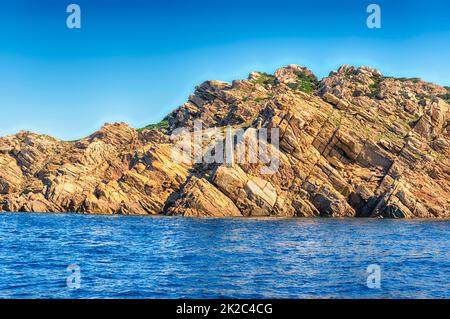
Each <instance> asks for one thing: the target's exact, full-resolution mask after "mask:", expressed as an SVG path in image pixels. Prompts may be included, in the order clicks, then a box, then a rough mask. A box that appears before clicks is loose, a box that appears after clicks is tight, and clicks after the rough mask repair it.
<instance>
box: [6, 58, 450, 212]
mask: <svg viewBox="0 0 450 319" xmlns="http://www.w3.org/2000/svg"><path fill="white" fill-rule="evenodd" d="M449 90H450V89H449V88H445V87H441V86H438V85H436V84H432V83H426V82H423V81H421V80H420V79H415V78H413V79H405V78H393V77H386V76H383V75H382V74H381V73H380V72H379V71H378V70H375V69H372V68H370V67H360V68H355V67H351V66H347V65H344V66H342V67H341V68H339V70H337V71H333V72H331V73H330V75H329V76H328V77H326V78H324V79H322V80H320V81H319V80H318V79H317V78H316V77H315V75H314V74H313V73H312V72H311V71H309V70H308V69H306V68H304V67H300V66H297V65H289V66H287V67H284V68H280V69H278V70H277V71H276V72H275V74H274V75H270V74H265V73H260V72H253V73H251V74H250V76H249V78H248V79H246V80H236V81H233V82H232V83H225V82H220V81H207V82H205V83H203V84H201V85H200V86H198V87H197V88H196V91H195V93H194V94H193V95H192V96H190V97H189V100H188V101H187V102H186V103H185V104H183V105H182V106H180V107H179V108H178V109H176V110H175V111H173V112H172V113H171V114H169V115H168V116H167V118H166V119H165V121H164V122H163V123H161V124H160V125H153V126H149V127H147V128H144V129H142V130H136V129H134V128H131V127H129V126H128V125H127V124H124V123H115V124H106V125H105V126H104V127H102V128H101V129H100V130H99V131H98V132H95V133H94V134H92V135H90V136H88V137H86V138H84V139H81V140H79V141H74V142H67V141H61V140H58V139H55V138H53V137H50V136H46V135H40V134H35V133H31V132H20V133H18V134H16V135H12V136H7V137H3V138H0V211H5V212H19V211H21V212H83V213H93V214H140V215H147V214H152V215H154V214H164V215H183V216H211V217H221V216H223V217H228V216H230V217H239V216H250V217H263V216H275V217H313V216H323V217H378V218H441V219H448V218H450V161H449V155H450V91H449ZM196 121H200V122H201V123H202V125H203V126H204V127H208V128H209V127H218V128H226V127H233V128H242V129H245V136H244V137H245V138H246V140H245V141H242V142H241V143H240V142H239V141H238V142H237V143H236V144H235V145H234V146H233V149H232V152H237V151H238V150H239V148H240V147H241V146H242V144H243V143H244V142H245V143H249V142H250V144H251V142H252V139H253V136H254V134H253V133H254V132H255V131H256V130H258V129H261V128H267V129H273V128H276V129H277V130H278V131H279V147H276V148H273V147H272V145H271V142H272V140H271V137H269V140H268V147H269V149H270V152H272V153H273V154H275V153H276V155H277V158H278V160H279V162H278V165H277V169H276V171H275V172H273V173H272V174H264V173H263V170H262V169H261V168H263V167H264V166H265V165H266V163H265V162H263V161H262V160H261V161H256V162H248V163H246V162H245V161H244V162H242V163H241V162H240V163H234V162H233V163H231V164H230V163H204V164H203V163H189V162H188V161H186V162H177V161H174V159H173V149H174V145H175V144H176V142H177V141H176V140H174V139H173V133H174V132H175V131H176V130H177V129H179V128H182V127H183V128H187V129H192V128H193V127H194V126H195V123H196ZM208 138H209V139H211V140H213V141H215V142H217V141H218V140H219V139H220V138H219V137H218V136H217V135H215V136H209V137H208ZM272 138H273V137H272Z"/></svg>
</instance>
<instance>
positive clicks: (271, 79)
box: [252, 72, 275, 85]
mask: <svg viewBox="0 0 450 319" xmlns="http://www.w3.org/2000/svg"><path fill="white" fill-rule="evenodd" d="M259 75H260V76H259V77H258V78H257V79H254V80H253V81H252V83H253V84H261V85H275V76H273V75H271V74H267V73H263V72H260V73H259Z"/></svg>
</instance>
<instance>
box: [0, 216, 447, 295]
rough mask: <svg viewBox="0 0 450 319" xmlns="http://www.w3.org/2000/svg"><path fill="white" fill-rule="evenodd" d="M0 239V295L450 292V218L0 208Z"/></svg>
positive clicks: (413, 293)
mask: <svg viewBox="0 0 450 319" xmlns="http://www.w3.org/2000/svg"><path fill="white" fill-rule="evenodd" d="M0 240H1V243H0V297H1V298H432V297H435V298H450V258H449V257H450V221H406V220H369V219H340V220H335V219H284V220H273V219H191V218H178V217H123V216H93V215H78V214H59V215H58V214H10V213H0ZM70 264H77V265H79V267H80V269H81V286H80V288H79V289H70V288H68V287H67V276H68V275H69V272H67V267H68V265H70ZM370 264H377V265H379V266H380V267H381V271H382V273H381V288H380V289H370V288H368V287H367V285H366V280H367V273H366V269H367V266H368V265H370Z"/></svg>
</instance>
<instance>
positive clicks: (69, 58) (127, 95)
mask: <svg viewBox="0 0 450 319" xmlns="http://www.w3.org/2000/svg"><path fill="white" fill-rule="evenodd" d="M70 3H77V4H79V5H80V7H81V11H82V12H81V15H82V28H81V30H70V29H68V28H67V27H66V17H67V15H68V14H67V13H66V6H67V5H68V4H70ZM370 3H378V4H379V5H380V6H381V9H382V29H380V30H371V29H368V28H367V27H366V18H367V16H368V14H367V13H366V7H367V5H368V4H370ZM289 63H297V64H300V65H304V66H307V67H309V68H310V69H312V70H313V71H314V72H315V73H316V74H317V75H318V76H319V77H323V76H326V75H327V74H328V73H329V71H331V70H333V69H336V68H337V67H338V66H339V65H341V64H344V63H347V64H353V65H371V66H374V67H377V68H379V69H380V70H381V71H382V72H383V73H384V74H387V75H395V76H410V77H415V76H418V77H422V78H423V79H425V80H427V81H432V82H436V83H438V84H442V85H450V1H448V0H441V1H437V0H420V1H419V0H409V1H406V0H396V1H392V0H385V1H378V0H370V1H362V0H345V1H344V0H341V1H339V0H334V1H331V0H330V1H325V0H322V1H319V0H317V1H310V0H308V1H302V0H289V1H287V0H276V1H274V0H271V1H266V0H228V1H212V0H209V1H206V0H184V1H179V0H149V1H144V0H142V1H138V0H127V1H125V0H122V1H118V0H70V1H65V0H53V1H51V0H28V1H24V0H14V1H13V0H0V108H1V112H0V116H1V117H0V118H1V125H0V135H6V134H13V133H16V132H17V131H19V130H22V129H26V130H32V131H36V132H40V133H46V134H51V135H54V136H56V137H59V138H62V139H68V140H70V139H77V138H80V137H83V136H86V135H88V134H90V133H92V132H94V131H95V130H97V129H98V128H99V127H100V126H101V125H102V124H103V123H104V122H114V121H125V122H128V123H129V124H130V125H131V126H134V127H142V126H145V125H147V124H149V123H153V122H157V121H159V120H161V119H162V118H163V117H164V115H166V114H167V113H168V112H169V111H171V110H172V109H174V108H175V107H177V106H179V105H181V104H182V103H183V102H184V101H185V100H186V99H187V97H188V95H189V94H190V93H192V92H193V89H194V87H195V85H198V84H200V83H201V82H202V81H204V80H207V79H218V80H224V81H230V80H233V79H238V78H245V77H247V75H248V73H249V72H251V71H253V70H259V71H265V72H273V71H274V70H275V69H276V68H278V67H280V66H283V65H286V64H289Z"/></svg>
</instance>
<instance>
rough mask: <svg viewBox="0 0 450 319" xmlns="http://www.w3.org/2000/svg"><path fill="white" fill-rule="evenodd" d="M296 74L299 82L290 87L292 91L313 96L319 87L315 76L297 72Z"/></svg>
mask: <svg viewBox="0 0 450 319" xmlns="http://www.w3.org/2000/svg"><path fill="white" fill-rule="evenodd" d="M295 74H296V75H297V82H296V83H292V84H291V85H289V86H290V87H291V88H292V89H296V90H299V91H302V92H304V93H308V94H311V93H312V92H314V91H315V90H316V89H317V88H318V87H319V80H318V79H317V77H316V76H315V75H313V74H306V73H304V72H301V71H297V72H295Z"/></svg>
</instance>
